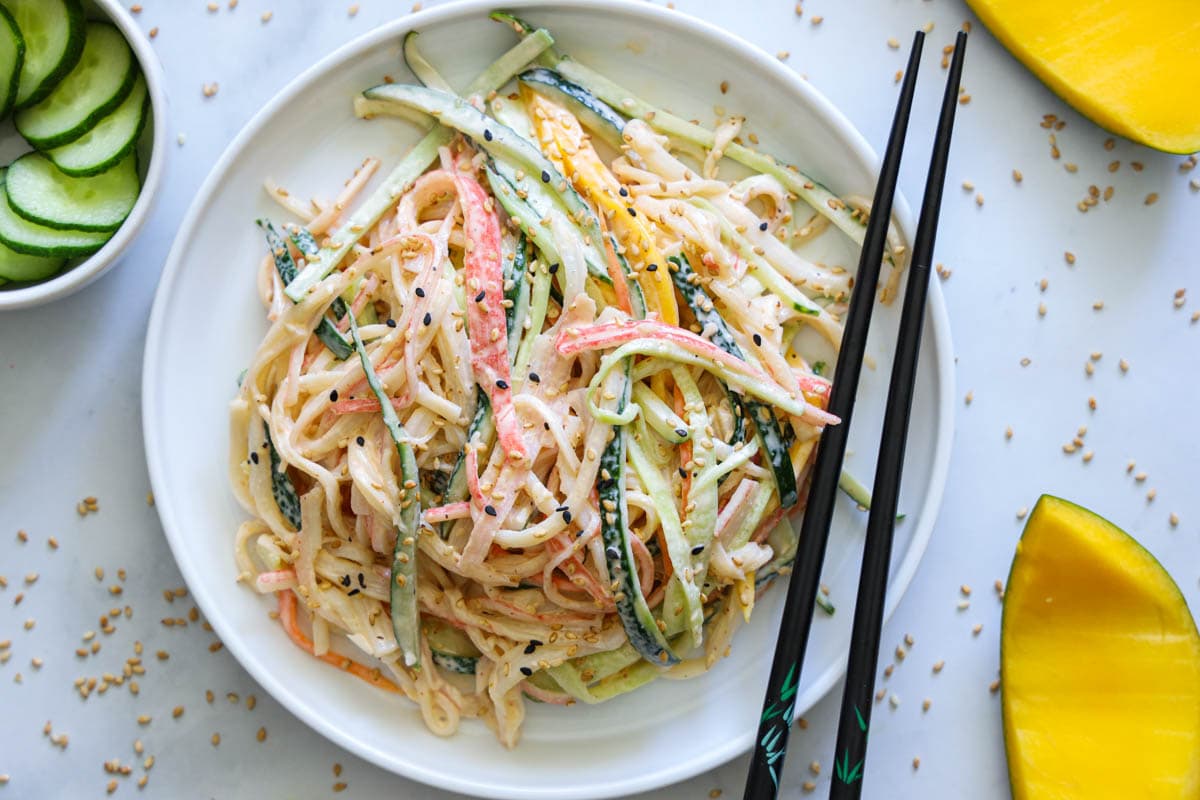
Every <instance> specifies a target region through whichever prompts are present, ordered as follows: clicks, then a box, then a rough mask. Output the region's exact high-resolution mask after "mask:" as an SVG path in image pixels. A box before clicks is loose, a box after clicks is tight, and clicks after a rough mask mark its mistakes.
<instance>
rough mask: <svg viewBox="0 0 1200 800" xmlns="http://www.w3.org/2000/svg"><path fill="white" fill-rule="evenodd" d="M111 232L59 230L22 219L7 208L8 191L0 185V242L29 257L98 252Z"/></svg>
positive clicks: (58, 256) (80, 254)
mask: <svg viewBox="0 0 1200 800" xmlns="http://www.w3.org/2000/svg"><path fill="white" fill-rule="evenodd" d="M111 236H112V234H111V233H86V232H84V231H59V230H55V229H54V228H46V227H44V226H42V225H37V224H35V223H33V222H30V221H29V220H27V219H24V218H22V217H20V216H18V215H17V214H16V212H14V211H13V210H12V209H11V208H10V207H9V205H8V192H7V191H5V189H4V187H3V186H0V243H3V244H5V245H7V246H8V247H9V248H11V249H12V250H15V251H17V252H18V253H23V254H25V255H29V256H48V257H56V258H60V257H70V256H87V255H91V254H92V253H94V252H96V251H97V250H99V249H100V248H101V247H103V246H104V243H105V242H107V241H108V240H109V238H110V237H111Z"/></svg>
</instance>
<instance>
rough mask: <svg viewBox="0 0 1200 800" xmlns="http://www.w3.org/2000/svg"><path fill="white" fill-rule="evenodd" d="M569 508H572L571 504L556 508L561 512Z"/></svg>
mask: <svg viewBox="0 0 1200 800" xmlns="http://www.w3.org/2000/svg"><path fill="white" fill-rule="evenodd" d="M568 508H570V506H559V507H558V508H556V509H554V510H555V511H557V512H558V513H560V514H561V513H562V512H564V511H566V510H567V509H568Z"/></svg>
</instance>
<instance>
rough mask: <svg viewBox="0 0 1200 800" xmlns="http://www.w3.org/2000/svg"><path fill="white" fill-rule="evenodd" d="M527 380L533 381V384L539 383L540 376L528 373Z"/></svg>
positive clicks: (540, 380)
mask: <svg viewBox="0 0 1200 800" xmlns="http://www.w3.org/2000/svg"><path fill="white" fill-rule="evenodd" d="M529 380H531V381H533V382H534V383H541V382H542V377H541V376H540V375H538V374H537V373H536V372H531V373H529Z"/></svg>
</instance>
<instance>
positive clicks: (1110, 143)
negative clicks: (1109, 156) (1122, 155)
mask: <svg viewBox="0 0 1200 800" xmlns="http://www.w3.org/2000/svg"><path fill="white" fill-rule="evenodd" d="M1116 146H1117V143H1116V141H1115V140H1114V139H1105V140H1104V149H1105V150H1112V149H1113V148H1114V147H1116Z"/></svg>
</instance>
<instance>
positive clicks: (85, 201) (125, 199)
mask: <svg viewBox="0 0 1200 800" xmlns="http://www.w3.org/2000/svg"><path fill="white" fill-rule="evenodd" d="M5 183H6V184H7V188H8V204H9V205H10V206H11V207H12V210H13V211H14V212H16V213H17V214H18V215H20V216H21V217H24V218H25V219H27V220H29V221H30V222H33V223H36V224H38V225H45V226H46V227H47V228H56V229H59V230H71V231H94V232H97V233H104V232H112V231H115V230H116V229H117V228H119V227H121V223H122V222H124V221H125V218H126V217H127V216H129V212H130V211H131V210H132V209H133V206H134V203H136V202H137V198H138V191H139V188H140V187H139V184H138V174H137V158H136V157H134V156H132V155H130V156H126V157H125V159H124V160H123V161H121V162H120V163H119V164H117V165H116V166H115V167H113V168H112V169H110V170H108V171H107V172H102V173H100V174H99V175H94V176H92V177H90V178H72V177H71V176H70V175H64V174H63V173H61V172H59V171H58V169H57V168H56V167H55V166H54V164H53V163H52V162H51V161H50V159H48V158H46V157H45V156H43V155H42V154H40V153H28V154H27V155H23V156H21V157H20V158H18V159H17V160H16V161H14V162H13V163H12V164H11V165H9V167H8V176H7V178H6V180H5Z"/></svg>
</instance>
